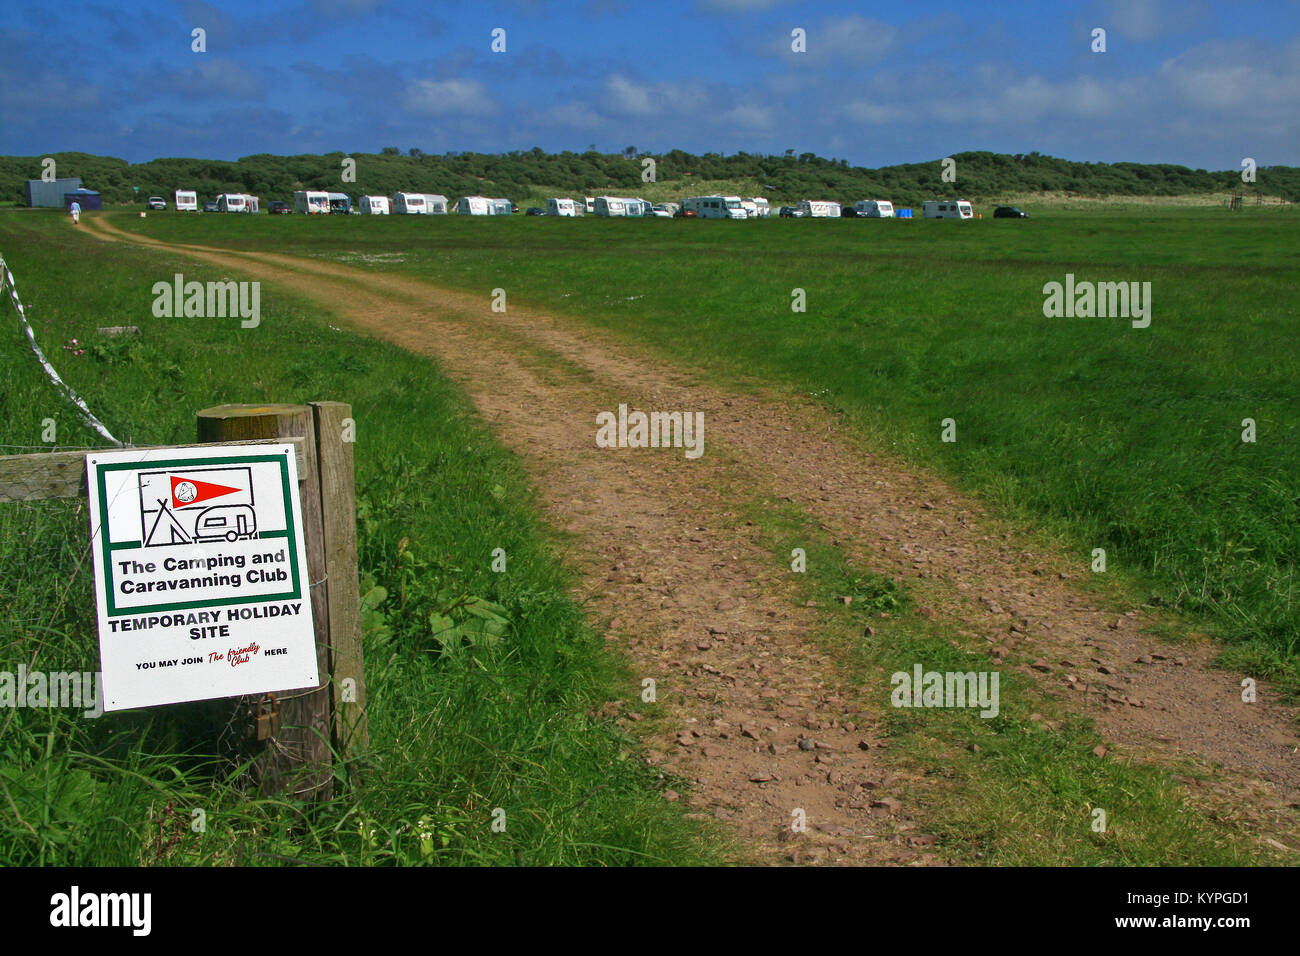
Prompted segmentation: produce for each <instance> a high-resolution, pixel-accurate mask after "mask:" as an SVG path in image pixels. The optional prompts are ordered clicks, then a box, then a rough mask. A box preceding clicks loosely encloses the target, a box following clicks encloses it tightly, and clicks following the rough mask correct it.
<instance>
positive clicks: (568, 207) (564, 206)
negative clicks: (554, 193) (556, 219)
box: [546, 199, 578, 216]
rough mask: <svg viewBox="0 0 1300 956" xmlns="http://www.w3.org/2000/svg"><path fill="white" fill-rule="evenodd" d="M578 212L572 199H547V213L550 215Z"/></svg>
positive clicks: (567, 214)
mask: <svg viewBox="0 0 1300 956" xmlns="http://www.w3.org/2000/svg"><path fill="white" fill-rule="evenodd" d="M577 214H578V212H577V210H576V209H575V208H574V205H573V200H572V199H548V200H546V215H548V216H576V215H577Z"/></svg>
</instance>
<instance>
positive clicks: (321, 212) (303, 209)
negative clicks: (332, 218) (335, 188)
mask: <svg viewBox="0 0 1300 956" xmlns="http://www.w3.org/2000/svg"><path fill="white" fill-rule="evenodd" d="M293 211H294V212H300V213H303V214H305V215H309V216H327V215H329V212H330V194H329V193H327V192H318V191H315V190H311V189H299V190H298V191H297V192H295V193H294V194H293Z"/></svg>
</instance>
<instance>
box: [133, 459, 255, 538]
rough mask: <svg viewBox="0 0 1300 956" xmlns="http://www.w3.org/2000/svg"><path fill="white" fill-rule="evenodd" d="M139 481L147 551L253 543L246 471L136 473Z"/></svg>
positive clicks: (249, 477)
mask: <svg viewBox="0 0 1300 956" xmlns="http://www.w3.org/2000/svg"><path fill="white" fill-rule="evenodd" d="M139 481H140V530H141V535H142V540H143V541H144V546H145V547H147V548H154V547H169V546H173V545H182V544H194V543H196V542H201V541H239V540H241V539H248V538H256V537H257V513H256V511H254V510H253V472H252V469H251V468H196V469H192V470H188V469H187V470H185V471H179V472H178V471H150V472H141V473H140V475H139Z"/></svg>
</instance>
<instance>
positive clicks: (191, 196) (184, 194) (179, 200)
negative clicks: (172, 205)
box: [176, 189, 199, 212]
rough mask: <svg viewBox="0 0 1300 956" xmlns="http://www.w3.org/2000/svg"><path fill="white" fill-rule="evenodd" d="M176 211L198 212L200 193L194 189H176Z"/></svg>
mask: <svg viewBox="0 0 1300 956" xmlns="http://www.w3.org/2000/svg"><path fill="white" fill-rule="evenodd" d="M176 211H177V212H198V211H199V194H198V193H196V192H195V191H194V190H192V189H178V190H176Z"/></svg>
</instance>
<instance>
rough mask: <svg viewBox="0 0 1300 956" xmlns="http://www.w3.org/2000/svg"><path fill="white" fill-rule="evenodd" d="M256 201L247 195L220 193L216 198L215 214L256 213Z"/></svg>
mask: <svg viewBox="0 0 1300 956" xmlns="http://www.w3.org/2000/svg"><path fill="white" fill-rule="evenodd" d="M257 203H258V199H257V197H256V196H250V195H248V194H247V193H222V194H221V195H220V196H218V197H217V212H257Z"/></svg>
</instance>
